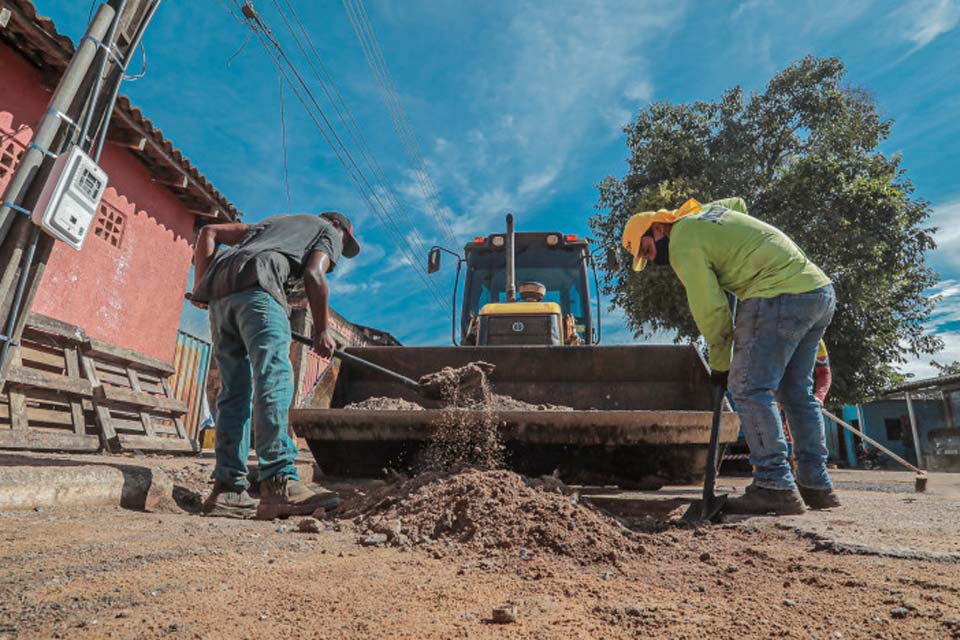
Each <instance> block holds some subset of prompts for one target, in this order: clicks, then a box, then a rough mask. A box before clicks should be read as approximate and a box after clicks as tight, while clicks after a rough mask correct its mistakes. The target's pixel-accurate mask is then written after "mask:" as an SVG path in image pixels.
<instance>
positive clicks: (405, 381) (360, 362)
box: [290, 331, 421, 391]
mask: <svg viewBox="0 0 960 640" xmlns="http://www.w3.org/2000/svg"><path fill="white" fill-rule="evenodd" d="M290 335H291V337H293V339H294V340H296V341H297V342H299V343H301V344H305V345H307V346H308V347H312V346H313V340H311V339H310V338H308V337H307V336H305V335H303V334H301V333H297V332H296V331H291V332H290ZM333 355H335V356H336V357H338V358H340V359H341V360H343V361H344V362H349V363H350V364H355V365H357V366H359V367H364V368H365V369H369V370H370V371H376V372H377V373H380V374H383V375H385V376H387V377H388V378H390V379H391V380H394V381H396V382H399V383H400V384H402V385H404V386H406V387H410V388H411V389H413V390H415V391H419V390H420V389H421V385H420V383H419V382H417V381H416V380H414V379H412V378H408V377H407V376H405V375H402V374H399V373H397V372H396V371H391V370H390V369H386V368H384V367H381V366H380V365H378V364H374V363H373V362H370V361H369V360H364V359H363V358H359V357H357V356H355V355H353V354H352V353H347V352H346V351H344V350H342V349H334V350H333Z"/></svg>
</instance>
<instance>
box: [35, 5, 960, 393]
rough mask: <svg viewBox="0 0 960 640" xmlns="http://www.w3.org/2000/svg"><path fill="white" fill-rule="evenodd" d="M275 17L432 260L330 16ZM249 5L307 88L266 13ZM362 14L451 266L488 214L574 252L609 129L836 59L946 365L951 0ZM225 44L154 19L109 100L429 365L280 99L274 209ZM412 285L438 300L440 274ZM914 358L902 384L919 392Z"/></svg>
mask: <svg viewBox="0 0 960 640" xmlns="http://www.w3.org/2000/svg"><path fill="white" fill-rule="evenodd" d="M35 1H36V2H37V5H38V8H39V10H40V12H41V13H45V14H46V15H49V16H51V17H52V18H53V19H54V21H55V22H56V23H57V25H58V27H59V29H60V30H61V32H63V33H65V34H67V35H69V36H71V37H73V38H74V39H75V40H76V38H78V37H79V36H80V35H81V34H82V32H83V28H84V25H85V23H86V18H87V9H88V6H87V3H83V2H80V3H78V2H75V1H74V0H69V1H68V0H35ZM224 1H225V3H226V4H229V3H230V2H229V0H224ZM293 3H294V6H295V7H296V9H297V11H298V13H299V14H300V16H301V18H302V19H303V22H304V24H305V26H306V28H307V29H308V31H309V32H310V34H311V37H312V39H313V42H314V44H315V45H316V47H317V49H318V51H319V54H320V56H321V58H322V60H323V63H324V64H325V65H326V67H327V69H328V70H329V71H330V73H331V75H332V76H333V78H334V81H335V83H336V85H337V87H338V88H339V91H340V92H341V93H342V95H343V98H344V101H345V103H346V105H347V106H348V107H349V110H350V111H351V113H352V114H353V117H354V118H355V120H356V122H357V123H358V126H359V128H360V129H361V130H362V132H363V135H364V137H365V139H366V142H367V144H368V145H369V148H370V149H371V151H372V152H373V153H374V154H375V155H376V157H377V161H378V163H379V165H380V167H382V170H383V173H384V174H385V176H386V178H387V182H388V183H389V185H390V186H389V188H390V189H392V191H393V192H394V193H396V194H397V196H398V198H399V199H400V201H401V202H402V203H404V205H405V206H404V209H405V210H406V211H407V212H408V213H409V215H410V216H411V219H412V220H413V221H414V223H415V225H414V226H415V228H416V229H417V233H419V235H420V236H421V237H422V239H423V241H424V242H425V243H426V244H427V245H429V244H432V243H433V242H434V241H435V240H437V239H438V238H439V237H440V236H439V234H438V231H437V225H436V223H435V221H434V218H433V217H432V216H431V215H430V214H429V213H428V211H431V210H432V209H431V207H429V206H427V201H426V199H425V197H424V195H423V192H422V190H421V189H420V188H419V187H418V181H417V180H416V178H415V176H416V174H415V173H414V172H413V170H412V169H413V167H412V165H411V164H410V163H409V162H408V160H407V156H406V154H405V153H404V147H403V145H402V144H401V139H400V137H399V136H398V134H397V133H396V131H395V130H394V127H393V126H392V124H391V119H390V116H389V112H388V110H387V108H386V107H385V106H384V103H383V101H382V100H381V96H380V93H379V92H378V88H377V84H376V82H375V80H374V76H373V75H372V73H371V71H370V69H369V68H368V66H367V64H366V61H365V59H364V55H363V50H362V49H361V46H360V43H359V41H358V39H357V37H356V36H355V34H354V31H353V28H352V26H351V22H350V20H349V19H348V14H347V12H346V11H345V8H344V6H343V5H342V4H341V3H340V2H324V3H320V2H312V1H310V2H308V1H304V0H293ZM255 5H256V7H257V9H258V11H259V12H260V13H261V14H262V15H263V17H264V19H265V20H266V22H267V23H268V24H269V25H270V26H271V27H272V28H273V30H274V32H275V33H276V34H277V35H278V38H279V40H280V41H281V43H282V44H283V45H284V48H285V49H286V50H287V51H288V52H290V54H291V55H292V57H293V59H294V61H295V63H296V64H297V66H298V67H299V68H300V69H301V70H302V71H303V72H304V74H305V77H308V76H309V67H308V66H307V65H306V62H305V61H304V60H303V59H302V58H301V57H300V56H296V55H293V54H294V53H295V52H296V46H295V44H294V43H293V40H292V39H291V38H290V36H289V34H288V33H287V32H286V31H285V28H284V26H283V22H282V21H281V19H280V18H279V17H278V15H277V13H276V11H275V9H274V3H273V1H272V0H257V1H256V2H255ZM365 8H366V13H367V15H368V16H369V19H370V22H371V24H372V27H373V29H374V31H375V33H376V36H377V40H378V41H379V44H380V47H381V49H382V51H383V56H384V60H385V62H386V64H387V66H388V67H389V70H390V73H391V75H392V77H393V80H394V82H395V85H396V87H397V90H398V92H399V100H400V104H401V105H402V107H403V109H404V111H405V113H406V115H407V117H408V118H409V123H410V126H411V128H412V130H413V132H414V133H415V135H416V138H417V141H418V145H419V148H420V149H421V151H422V155H423V157H424V159H425V162H426V168H427V172H428V174H429V176H430V179H431V181H432V182H433V183H434V184H435V185H436V186H437V189H438V191H439V194H438V200H439V205H440V207H442V213H443V215H445V216H446V217H447V218H446V219H447V220H448V221H449V224H450V225H451V227H452V228H453V230H454V232H455V235H456V238H457V241H458V242H459V243H460V244H461V245H462V243H463V242H465V241H466V240H468V239H469V238H471V237H473V236H474V235H485V234H487V233H490V232H492V231H494V230H498V229H500V228H501V226H502V224H503V222H502V221H503V214H504V213H505V212H506V211H508V210H509V211H513V212H514V213H515V214H516V216H517V219H518V225H519V228H521V229H530V230H534V229H538V230H539V229H551V230H552V229H555V230H559V231H563V232H565V233H577V234H581V235H586V234H587V232H588V227H587V218H588V217H589V216H590V215H591V213H592V211H593V207H594V204H595V203H596V200H597V190H596V187H595V185H596V183H597V182H599V181H600V180H601V179H602V178H604V177H605V176H607V175H610V174H613V175H617V176H620V175H622V174H623V173H624V170H625V168H626V164H625V160H626V157H627V150H626V145H625V141H624V134H623V133H622V130H621V129H622V127H623V125H624V124H626V123H627V122H629V120H630V119H631V117H632V116H633V115H635V114H636V113H637V111H638V110H640V109H641V108H643V106H644V105H646V104H648V103H649V102H650V101H654V100H669V101H673V102H685V101H692V100H698V99H703V100H708V99H715V98H716V97H718V96H719V95H720V93H721V92H722V91H723V90H724V89H726V88H729V87H731V86H733V85H736V84H739V85H741V86H743V87H744V88H745V89H746V90H748V91H751V90H759V89H762V87H763V85H764V84H765V83H766V82H767V80H768V79H769V78H770V77H771V76H772V75H773V74H774V73H776V72H777V71H778V70H780V69H782V68H783V67H784V66H786V65H788V64H789V63H791V62H793V61H795V60H797V59H798V58H800V57H802V56H804V55H806V54H808V53H812V54H815V55H820V56H827V55H837V56H840V57H841V58H842V59H843V60H844V62H845V63H846V65H847V69H848V80H849V81H850V82H851V83H853V84H857V85H860V86H863V87H865V88H866V89H868V90H869V91H871V92H872V93H873V94H874V95H875V96H876V98H877V101H878V104H879V107H880V109H881V111H882V112H883V113H884V114H885V115H886V116H888V117H890V118H893V119H894V120H895V121H896V124H895V125H894V128H893V134H892V136H891V138H890V139H889V140H888V141H887V142H886V143H885V144H884V147H883V149H884V151H886V152H889V153H893V152H901V153H902V154H903V157H904V167H905V168H906V170H907V172H908V175H909V176H910V177H911V179H912V180H913V181H914V184H915V185H916V187H917V195H918V196H920V197H923V198H925V199H927V200H929V201H930V202H931V203H932V205H933V207H934V210H935V215H934V221H933V222H934V223H935V224H938V225H940V226H941V227H942V228H943V229H942V230H941V232H940V233H939V234H938V240H939V242H940V249H939V250H938V251H937V252H936V253H934V254H933V255H932V256H931V257H930V261H931V264H932V265H933V266H934V267H935V268H936V269H938V271H939V272H940V273H941V274H942V278H943V282H942V283H941V286H940V287H938V289H937V291H936V292H933V293H940V294H942V295H943V296H944V298H943V301H942V302H941V304H940V307H939V309H938V312H937V314H936V316H935V317H934V318H933V321H932V322H931V324H930V326H929V329H930V330H931V331H935V332H937V333H939V334H941V335H942V336H943V337H944V339H945V340H946V341H947V345H948V347H947V350H946V352H945V353H943V354H941V355H939V356H937V358H938V359H940V360H945V361H948V362H949V361H951V360H960V231H958V226H957V223H956V222H955V221H957V220H960V180H958V178H960V169H958V166H960V144H958V143H960V119H958V118H957V114H958V113H960V65H958V64H957V50H958V49H960V28H958V27H960V24H958V23H960V0H902V1H897V2H894V1H870V0H843V1H840V2H838V1H836V0H794V1H792V2H786V1H780V2H774V1H766V0H745V1H742V2H698V3H695V2H683V1H680V0H670V1H664V2H657V1H647V2H642V1H639V0H633V1H626V2H617V1H614V0H579V1H572V2H561V1H559V0H550V1H547V0H543V1H541V2H523V1H510V2H507V1H491V2H484V3H476V2H455V1H453V0H448V1H440V0H434V1H432V2H428V1H421V0H403V1H400V0H381V1H374V0H367V2H366V4H365ZM246 37H247V31H246V30H245V28H244V27H243V26H242V25H240V24H238V23H237V22H236V21H235V20H234V19H233V18H232V17H231V16H230V15H229V14H228V13H227V11H226V10H225V9H224V6H223V5H222V4H220V3H219V2H218V1H217V0H193V1H192V2H189V3H185V2H174V1H171V0H168V1H167V2H164V3H163V5H162V6H161V9H160V11H159V13H158V15H157V17H156V19H155V21H154V23H153V25H152V26H151V28H150V30H149V32H148V34H147V36H146V49H147V55H148V72H147V75H146V77H145V78H143V79H142V80H140V81H138V82H135V83H130V84H128V85H127V86H125V87H124V91H125V92H126V93H127V94H128V95H130V96H131V98H132V99H133V101H134V102H135V103H136V104H137V105H138V106H140V107H141V108H143V110H144V112H145V113H146V115H147V116H148V117H150V118H151V119H152V120H153V121H154V122H155V123H156V124H157V125H158V126H160V127H161V128H162V129H163V131H164V133H165V134H166V135H167V136H168V137H170V138H171V139H172V140H173V141H174V142H175V144H177V145H178V146H179V147H180V148H181V149H182V150H183V151H184V152H185V153H186V154H187V155H188V156H189V157H190V159H191V160H192V161H193V162H194V163H195V164H196V165H197V166H198V167H199V168H200V169H201V170H202V171H203V172H204V173H205V174H206V175H207V176H208V177H209V178H210V179H211V180H212V181H213V182H214V184H216V185H217V187H218V188H219V189H221V190H222V191H223V192H224V193H225V194H226V195H227V196H228V197H229V198H230V199H231V200H232V201H233V202H234V203H236V205H237V206H238V207H239V208H240V209H241V210H242V211H244V212H245V214H246V217H245V220H246V221H247V222H255V221H257V220H259V219H261V218H263V217H266V216H268V215H271V214H274V213H280V212H286V211H289V210H292V211H320V210H325V209H339V210H341V211H344V212H346V213H348V215H351V217H352V218H353V220H354V224H355V226H356V227H357V231H358V235H359V238H360V240H361V243H362V244H363V246H364V249H363V252H362V253H361V255H360V257H358V258H357V259H356V260H353V261H344V262H342V264H340V265H339V266H338V267H337V269H336V271H335V273H334V275H333V277H332V283H333V296H334V297H333V305H334V306H335V308H336V309H337V310H338V311H340V312H341V313H343V314H344V315H345V316H347V317H348V318H349V319H351V320H353V321H355V322H358V323H361V324H366V325H371V326H376V327H380V328H383V329H386V330H389V331H391V332H392V333H394V334H395V335H396V336H398V337H399V338H400V339H401V340H402V341H404V342H405V343H408V344H442V343H443V342H444V340H445V339H447V336H448V335H449V316H445V315H444V312H443V311H442V310H441V308H440V307H439V306H438V305H437V304H436V303H435V302H434V301H433V298H432V297H431V296H430V295H429V294H428V293H427V292H426V290H425V289H424V288H423V287H422V286H421V284H420V281H419V280H418V279H417V277H416V275H415V274H414V273H413V271H412V270H411V268H410V266H409V265H407V264H406V263H405V261H404V259H403V257H402V255H401V254H400V253H399V252H398V250H397V249H396V246H395V245H394V244H393V243H392V242H391V239H390V238H389V236H388V235H387V234H386V233H385V232H384V230H383V228H382V227H381V226H380V224H379V223H378V221H377V219H376V218H375V217H374V215H373V214H372V213H370V210H369V209H368V207H367V206H366V205H365V204H364V201H363V200H362V198H361V196H360V195H359V193H358V192H357V190H356V189H355V188H354V186H353V184H352V183H351V182H350V180H349V179H348V177H347V175H346V173H345V172H344V170H343V168H342V167H341V165H340V163H339V161H338V160H337V158H336V157H335V156H334V155H333V153H332V152H331V150H330V148H329V147H328V146H327V145H326V143H325V142H324V141H323V138H322V137H321V135H320V133H319V132H318V131H317V129H316V128H315V126H314V125H313V123H312V122H311V120H310V119H309V118H308V117H307V115H306V113H305V111H304V109H303V108H302V107H301V106H300V104H298V103H297V102H296V99H295V97H294V96H293V95H292V93H291V91H290V90H289V88H288V89H287V90H286V91H285V98H286V100H285V107H286V115H287V120H286V124H287V141H288V152H287V153H288V161H289V173H290V191H291V206H290V207H288V204H287V197H286V193H285V189H284V179H283V164H282V161H281V146H280V114H279V99H278V77H277V71H276V68H275V67H274V66H273V63H272V62H271V61H270V59H269V58H268V57H267V55H266V54H265V52H264V50H263V48H262V47H261V46H260V44H259V43H258V42H257V41H256V39H250V41H249V42H248V43H247V45H246V47H245V48H243V50H242V51H240V52H239V53H237V54H236V55H235V57H233V58H232V60H231V61H230V64H229V65H228V64H227V63H228V60H230V59H231V56H234V54H235V53H236V52H237V51H238V50H239V49H240V47H241V45H242V44H243V43H244V40H245V39H246ZM314 91H315V92H316V93H317V95H318V96H322V92H321V91H320V90H319V89H317V88H316V86H315V85H314ZM324 106H325V108H326V109H327V110H328V111H329V112H330V113H331V117H333V111H332V109H329V107H327V106H326V105H324ZM380 193H381V195H382V196H383V197H387V193H386V192H384V191H383V190H382V189H381V190H380ZM406 233H407V234H409V235H412V234H413V232H411V231H409V230H408V231H407V232H406ZM798 241H799V242H800V244H801V245H802V239H798ZM418 258H419V259H420V260H425V257H424V256H418ZM432 278H433V279H435V281H436V283H437V284H438V286H439V287H440V289H441V290H442V291H443V292H444V293H443V295H445V296H446V297H449V292H450V290H451V287H452V279H453V274H452V270H451V269H450V268H449V266H448V267H447V268H445V269H444V271H443V272H441V273H440V274H435V275H434V276H432ZM606 326H607V330H606V331H605V334H606V338H607V341H615V342H625V341H629V340H630V339H631V338H630V335H629V332H627V331H626V330H625V329H624V328H623V325H622V319H620V318H619V317H618V314H617V313H616V312H614V313H613V314H607V317H606ZM929 359H930V358H929V357H925V358H923V359H921V360H920V361H918V362H914V363H910V364H909V365H908V366H907V367H906V370H908V371H912V372H915V373H917V374H919V375H926V374H928V373H931V372H932V370H931V368H930V367H929V366H928V365H927V364H926V362H927V361H928V360H929Z"/></svg>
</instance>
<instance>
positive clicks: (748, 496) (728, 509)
mask: <svg viewBox="0 0 960 640" xmlns="http://www.w3.org/2000/svg"><path fill="white" fill-rule="evenodd" d="M723 511H724V512H725V513H754V514H757V515H763V514H768V513H772V514H774V515H778V516H789V515H797V514H800V513H803V512H804V507H803V500H801V499H800V494H799V493H797V490H796V489H786V490H777V489H765V488H763V487H758V486H757V485H755V484H751V485H750V486H749V487H747V488H746V490H745V491H744V493H743V495H742V496H737V497H735V498H734V497H731V498H729V499H727V504H726V506H725V507H724V508H723Z"/></svg>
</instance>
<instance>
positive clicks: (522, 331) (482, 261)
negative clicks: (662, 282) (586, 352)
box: [428, 215, 599, 346]
mask: <svg viewBox="0 0 960 640" xmlns="http://www.w3.org/2000/svg"><path fill="white" fill-rule="evenodd" d="M439 252H440V249H439V248H437V247H435V248H434V249H433V250H431V256H430V261H429V263H428V271H429V270H431V269H432V270H433V271H435V270H436V268H439ZM451 253H452V252H451ZM458 258H459V256H458ZM461 263H462V265H464V266H465V267H466V270H465V271H466V273H465V277H464V291H463V306H462V309H461V312H460V317H459V333H460V336H461V339H460V340H459V341H457V340H454V342H455V343H458V344H462V345H478V346H479V345H553V346H561V345H580V344H595V343H597V342H598V341H599V336H598V335H597V334H598V329H599V327H596V326H595V325H594V318H593V314H592V304H591V299H590V287H589V277H588V271H589V270H590V268H592V262H591V258H590V245H589V243H588V242H587V241H586V239H583V238H578V237H577V236H575V235H571V234H567V235H564V234H561V233H559V232H523V233H517V232H515V231H514V229H513V216H512V215H508V216H507V232H506V233H495V234H491V235H488V236H485V237H484V236H478V237H476V238H474V239H473V242H470V243H468V244H467V245H466V246H465V247H464V257H463V258H460V262H459V263H458V276H457V279H458V282H459V269H460V266H461ZM434 265H436V268H435V267H434ZM594 276H595V274H594ZM454 295H456V294H454ZM454 331H456V328H454Z"/></svg>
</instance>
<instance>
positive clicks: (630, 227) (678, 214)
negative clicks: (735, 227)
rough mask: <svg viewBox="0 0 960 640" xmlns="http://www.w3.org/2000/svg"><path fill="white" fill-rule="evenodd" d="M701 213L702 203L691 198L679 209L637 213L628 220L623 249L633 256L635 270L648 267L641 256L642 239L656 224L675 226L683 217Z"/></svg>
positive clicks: (625, 226) (624, 230)
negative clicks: (662, 223) (664, 223)
mask: <svg viewBox="0 0 960 640" xmlns="http://www.w3.org/2000/svg"><path fill="white" fill-rule="evenodd" d="M698 211H700V203H699V202H697V201H696V200H694V199H693V198H690V199H689V200H687V201H686V202H684V203H683V205H681V206H680V208H678V209H673V210H667V209H660V210H659V211H644V212H643V213H636V214H634V215H633V216H631V217H630V219H629V220H627V224H625V225H624V227H623V237H622V241H623V247H624V248H625V249H626V250H627V251H629V252H630V255H631V256H633V270H634V271H642V270H643V268H644V267H645V266H647V259H646V258H643V257H641V256H640V238H642V237H643V234H645V233H646V232H647V231H648V230H649V229H650V227H651V226H652V225H653V223H654V222H666V223H668V224H673V223H674V222H676V221H677V220H679V219H680V218H682V217H683V216H688V215H690V214H691V213H696V212H698Z"/></svg>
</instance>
